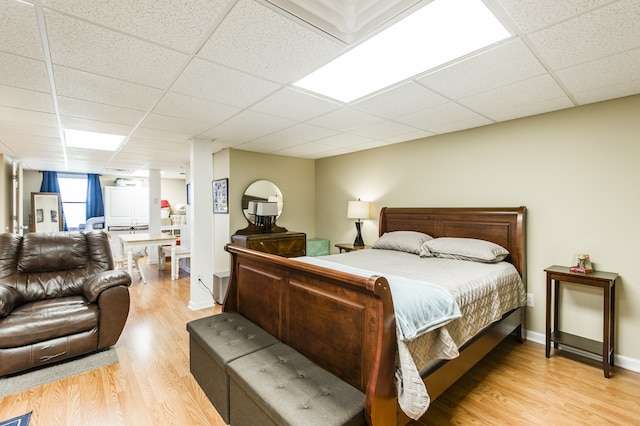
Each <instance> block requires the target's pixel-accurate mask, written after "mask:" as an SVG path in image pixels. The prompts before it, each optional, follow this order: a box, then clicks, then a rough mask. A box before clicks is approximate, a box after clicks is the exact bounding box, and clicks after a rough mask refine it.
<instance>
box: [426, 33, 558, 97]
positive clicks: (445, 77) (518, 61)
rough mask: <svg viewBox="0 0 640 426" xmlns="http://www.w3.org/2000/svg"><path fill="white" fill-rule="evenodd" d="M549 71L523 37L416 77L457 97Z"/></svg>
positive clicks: (437, 90)
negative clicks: (524, 41)
mask: <svg viewBox="0 0 640 426" xmlns="http://www.w3.org/2000/svg"><path fill="white" fill-rule="evenodd" d="M545 72H546V70H545V68H544V67H543V66H542V64H540V62H539V61H538V59H537V58H536V57H535V56H534V55H533V54H532V53H531V51H530V50H529V49H527V47H526V45H525V44H524V43H523V42H522V40H520V39H511V40H509V41H508V42H506V43H504V44H501V45H499V46H497V47H495V48H494V49H491V50H488V51H485V52H483V53H481V54H479V55H475V56H472V57H470V58H467V59H465V60H463V61H461V62H458V63H455V64H453V65H451V66H448V67H446V68H443V69H441V70H438V71H436V72H434V73H432V74H428V75H426V76H424V77H420V78H418V79H416V81H417V82H418V83H421V84H424V85H425V86H427V87H428V88H430V89H431V90H434V91H435V92H437V93H440V94H442V95H444V96H446V97H448V98H451V99H453V100H456V99H460V98H463V97H467V96H469V95H472V94H476V93H481V92H486V91H488V90H493V89H496V88H499V87H502V86H507V85H509V84H512V83H515V82H517V81H521V80H526V79H529V78H531V77H535V76H538V75H541V74H544V73H545Z"/></svg>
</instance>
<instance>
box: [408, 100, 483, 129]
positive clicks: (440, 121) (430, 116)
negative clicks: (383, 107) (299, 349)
mask: <svg viewBox="0 0 640 426" xmlns="http://www.w3.org/2000/svg"><path fill="white" fill-rule="evenodd" d="M475 119H481V117H480V116H479V115H478V114H476V113H475V112H473V111H471V110H469V109H467V108H465V107H463V106H461V105H458V104H456V103H453V102H448V103H446V104H442V105H436V106H434V107H432V108H427V109H424V110H421V111H416V112H414V113H410V114H406V115H403V116H402V117H398V118H397V121H400V122H402V123H405V124H408V125H409V126H413V127H415V128H418V129H422V130H427V131H433V130H432V129H434V128H437V127H439V126H443V125H446V124H450V123H456V122H462V121H465V120H475ZM489 123H490V121H489V120H485V124H489Z"/></svg>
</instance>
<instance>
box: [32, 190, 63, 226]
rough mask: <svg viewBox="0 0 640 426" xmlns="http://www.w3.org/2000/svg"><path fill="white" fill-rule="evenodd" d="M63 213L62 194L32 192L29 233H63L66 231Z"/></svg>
mask: <svg viewBox="0 0 640 426" xmlns="http://www.w3.org/2000/svg"><path fill="white" fill-rule="evenodd" d="M47 212H48V213H47ZM61 213H62V201H61V200H60V194H58V193H57V192H32V193H31V223H30V226H29V231H30V232H60V231H62V230H63V229H64V217H62V214H61ZM55 223H57V225H55ZM56 228H57V229H56Z"/></svg>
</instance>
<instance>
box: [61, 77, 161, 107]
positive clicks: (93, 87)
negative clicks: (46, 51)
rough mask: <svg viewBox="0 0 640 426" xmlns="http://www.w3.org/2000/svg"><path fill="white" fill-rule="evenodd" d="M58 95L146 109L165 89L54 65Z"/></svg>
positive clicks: (153, 103)
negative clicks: (161, 89)
mask: <svg viewBox="0 0 640 426" xmlns="http://www.w3.org/2000/svg"><path fill="white" fill-rule="evenodd" d="M53 74H54V76H55V82H56V88H57V90H58V95H60V96H67V97H70V98H76V99H82V100H86V101H91V102H96V103H103V104H107V105H114V106H120V107H124V108H129V109H135V110H141V111H145V110H148V109H150V108H151V107H152V106H153V105H155V103H156V102H157V101H158V100H159V99H160V95H161V94H162V91H160V90H158V89H154V88H151V87H146V86H141V85H138V84H133V83H128V82H125V81H120V80H116V79H113V78H107V77H103V76H99V75H96V74H91V73H87V72H84V71H78V70H73V69H71V68H65V67H59V66H54V67H53Z"/></svg>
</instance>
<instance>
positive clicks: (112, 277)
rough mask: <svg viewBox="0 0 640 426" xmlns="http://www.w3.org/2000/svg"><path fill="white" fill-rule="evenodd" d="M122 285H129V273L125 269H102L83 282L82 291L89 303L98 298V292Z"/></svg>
mask: <svg viewBox="0 0 640 426" xmlns="http://www.w3.org/2000/svg"><path fill="white" fill-rule="evenodd" d="M119 285H123V286H125V287H129V286H130V285H131V275H129V274H128V273H126V272H125V271H114V270H112V271H104V272H100V273H99V274H96V275H94V276H92V277H89V278H88V279H87V281H86V282H85V283H84V286H83V291H84V297H86V298H87V300H88V301H89V303H93V302H95V301H96V300H98V297H99V296H100V293H102V292H103V291H104V290H106V289H108V288H111V287H117V286H119Z"/></svg>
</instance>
